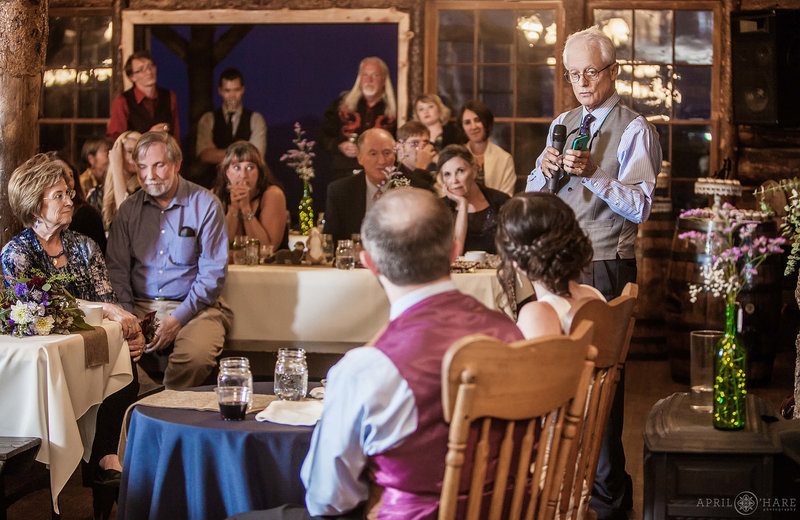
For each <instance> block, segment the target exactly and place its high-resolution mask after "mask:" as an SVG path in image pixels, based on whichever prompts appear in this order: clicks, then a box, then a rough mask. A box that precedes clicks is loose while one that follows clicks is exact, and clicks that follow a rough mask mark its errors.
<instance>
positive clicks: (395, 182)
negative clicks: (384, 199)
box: [381, 164, 411, 191]
mask: <svg viewBox="0 0 800 520" xmlns="http://www.w3.org/2000/svg"><path fill="white" fill-rule="evenodd" d="M383 174H384V175H385V176H386V180H385V181H383V182H382V183H381V186H385V187H386V190H391V189H394V188H399V187H401V186H411V179H409V178H408V177H406V176H405V175H403V172H401V171H400V169H399V168H398V167H397V165H396V164H393V165H391V166H388V167H386V168H384V170H383ZM384 191H385V190H384Z"/></svg>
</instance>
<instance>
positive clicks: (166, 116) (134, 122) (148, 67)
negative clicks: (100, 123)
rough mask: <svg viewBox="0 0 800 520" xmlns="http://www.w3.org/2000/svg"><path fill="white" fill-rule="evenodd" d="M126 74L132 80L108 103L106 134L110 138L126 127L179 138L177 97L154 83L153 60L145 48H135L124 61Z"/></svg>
mask: <svg viewBox="0 0 800 520" xmlns="http://www.w3.org/2000/svg"><path fill="white" fill-rule="evenodd" d="M125 75H126V76H128V79H130V80H131V81H132V82H133V87H131V88H129V89H128V90H126V91H125V92H123V93H122V94H120V95H119V96H117V97H116V98H115V99H114V102H113V103H111V119H109V120H108V129H107V130H106V137H108V138H109V140H111V142H114V141H116V139H117V137H119V136H120V134H122V132H125V131H126V130H136V131H137V132H139V133H141V134H144V133H145V132H149V131H151V130H152V131H154V132H169V133H171V134H172V136H173V137H174V138H175V139H176V140H178V141H180V139H181V132H180V127H179V125H178V98H177V96H176V95H175V93H174V92H173V91H171V90H169V89H166V88H161V87H159V86H158V85H156V64H155V62H154V61H153V58H152V57H151V56H150V53H149V52H147V51H136V52H134V53H133V54H131V55H130V56H129V57H128V59H127V60H126V61H125Z"/></svg>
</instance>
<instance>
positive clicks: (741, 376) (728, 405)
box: [714, 302, 747, 430]
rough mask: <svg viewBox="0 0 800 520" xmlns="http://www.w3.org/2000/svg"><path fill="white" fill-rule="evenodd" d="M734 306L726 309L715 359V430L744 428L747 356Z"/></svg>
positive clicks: (734, 304)
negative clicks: (723, 331)
mask: <svg viewBox="0 0 800 520" xmlns="http://www.w3.org/2000/svg"><path fill="white" fill-rule="evenodd" d="M736 311H737V307H736V303H730V302H728V303H727V304H726V306H725V335H724V336H722V339H720V340H719V343H717V353H716V355H715V356H714V428H717V429H720V430H741V429H742V428H744V424H745V419H746V416H747V412H746V399H747V371H746V369H747V361H746V360H747V354H746V352H745V347H744V344H743V343H742V340H741V338H740V337H739V335H738V334H737V326H736V325H737V323H736V315H737V312H736Z"/></svg>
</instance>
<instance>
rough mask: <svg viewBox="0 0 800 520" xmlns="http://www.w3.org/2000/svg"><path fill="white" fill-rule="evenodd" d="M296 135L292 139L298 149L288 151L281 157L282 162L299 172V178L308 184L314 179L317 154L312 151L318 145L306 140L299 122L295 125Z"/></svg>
mask: <svg viewBox="0 0 800 520" xmlns="http://www.w3.org/2000/svg"><path fill="white" fill-rule="evenodd" d="M294 133H295V135H296V137H295V138H294V139H292V142H293V143H294V144H295V146H296V147H297V148H296V149H292V150H287V151H286V153H285V154H283V155H281V162H285V163H286V164H287V165H289V166H290V167H291V168H293V169H294V171H295V172H297V176H298V177H300V178H301V179H302V180H303V181H304V182H308V181H309V180H311V179H312V178H313V177H314V166H313V159H314V157H315V156H316V154H315V153H314V152H313V151H312V150H313V149H314V145H315V144H317V143H316V141H309V140H308V139H306V137H305V134H306V132H305V130H303V127H302V126H300V123H298V122H295V124H294Z"/></svg>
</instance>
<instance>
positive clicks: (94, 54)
mask: <svg viewBox="0 0 800 520" xmlns="http://www.w3.org/2000/svg"><path fill="white" fill-rule="evenodd" d="M110 85H111V17H109V16H63V17H59V16H53V17H51V18H50V35H49V38H48V42H47V60H46V63H45V71H44V78H43V84H42V102H41V105H40V114H39V148H40V149H41V150H42V151H50V150H58V151H62V152H64V153H66V154H67V156H68V157H71V158H72V159H73V161H77V160H78V159H79V158H80V149H81V146H82V145H83V142H84V141H86V140H87V139H88V138H90V137H92V136H101V135H104V134H105V131H106V124H107V121H108V115H109V111H110Z"/></svg>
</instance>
